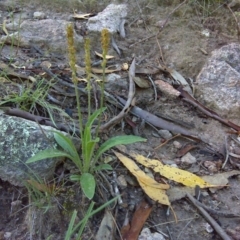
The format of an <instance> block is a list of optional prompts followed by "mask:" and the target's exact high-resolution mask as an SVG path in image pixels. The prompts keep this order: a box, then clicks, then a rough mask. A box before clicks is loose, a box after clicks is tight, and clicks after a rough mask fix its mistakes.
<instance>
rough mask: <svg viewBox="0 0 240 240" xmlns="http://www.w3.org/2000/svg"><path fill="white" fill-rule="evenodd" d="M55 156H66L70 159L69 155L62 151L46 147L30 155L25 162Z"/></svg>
mask: <svg viewBox="0 0 240 240" xmlns="http://www.w3.org/2000/svg"><path fill="white" fill-rule="evenodd" d="M55 157H67V158H70V159H72V156H71V155H69V154H67V153H65V152H63V151H60V150H58V149H54V148H51V149H46V150H43V151H40V152H38V153H36V154H35V155H34V156H32V157H30V158H29V159H28V160H27V161H26V163H33V162H37V161H39V160H43V159H47V158H55Z"/></svg>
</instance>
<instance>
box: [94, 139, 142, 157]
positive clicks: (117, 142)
mask: <svg viewBox="0 0 240 240" xmlns="http://www.w3.org/2000/svg"><path fill="white" fill-rule="evenodd" d="M146 141H147V140H146V139H145V138H142V137H138V136H134V135H125V136H116V137H112V138H110V139H108V140H107V141H106V142H104V143H103V144H102V145H101V146H100V148H99V149H98V151H97V153H96V156H95V161H97V160H98V158H99V157H100V156H101V155H102V154H103V153H104V152H106V151H107V150H109V149H110V148H112V147H115V146H117V145H121V144H124V145H126V144H131V143H135V142H146Z"/></svg>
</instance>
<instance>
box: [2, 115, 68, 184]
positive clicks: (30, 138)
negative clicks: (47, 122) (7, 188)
mask: <svg viewBox="0 0 240 240" xmlns="http://www.w3.org/2000/svg"><path fill="white" fill-rule="evenodd" d="M0 128H1V131H0V178H1V179H2V180H4V181H8V182H10V183H11V184H13V185H16V186H23V185H24V180H27V179H30V178H31V176H35V177H36V176H37V177H39V178H40V179H42V180H43V179H46V180H48V179H51V178H52V177H53V174H54V170H55V167H56V165H57V164H58V163H60V162H61V161H62V160H63V159H62V158H60V157H58V158H54V159H44V160H41V161H38V162H35V163H30V164H26V161H27V160H28V158H30V157H32V156H33V155H35V154H36V153H37V152H39V151H41V150H44V149H47V148H53V147H54V148H56V147H57V143H56V142H55V141H54V137H53V132H52V130H54V131H56V129H53V128H51V127H47V126H42V125H41V127H40V126H39V125H38V124H37V123H35V122H32V121H28V120H26V119H22V118H18V117H14V116H8V115H5V114H3V113H2V112H1V113H0Z"/></svg>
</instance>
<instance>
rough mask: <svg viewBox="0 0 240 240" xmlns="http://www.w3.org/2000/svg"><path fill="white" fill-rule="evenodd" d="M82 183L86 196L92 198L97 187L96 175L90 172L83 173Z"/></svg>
mask: <svg viewBox="0 0 240 240" xmlns="http://www.w3.org/2000/svg"><path fill="white" fill-rule="evenodd" d="M80 185H81V187H82V190H83V192H84V194H85V195H86V197H87V198H88V199H92V198H93V196H94V194H95V188H96V182H95V179H94V176H93V175H92V174H90V173H83V174H82V175H81V178H80Z"/></svg>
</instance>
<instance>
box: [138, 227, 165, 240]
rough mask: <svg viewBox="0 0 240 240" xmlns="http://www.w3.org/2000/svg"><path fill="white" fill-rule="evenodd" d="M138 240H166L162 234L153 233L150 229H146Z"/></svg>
mask: <svg viewBox="0 0 240 240" xmlns="http://www.w3.org/2000/svg"><path fill="white" fill-rule="evenodd" d="M138 240H165V238H164V236H163V235H162V234H160V233H157V232H155V233H151V231H150V229H149V228H144V229H143V230H142V232H141V234H140V235H139V237H138Z"/></svg>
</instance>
